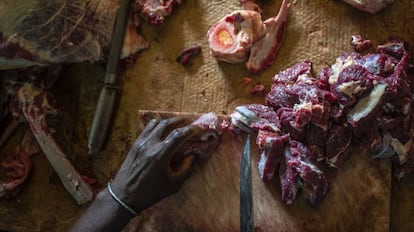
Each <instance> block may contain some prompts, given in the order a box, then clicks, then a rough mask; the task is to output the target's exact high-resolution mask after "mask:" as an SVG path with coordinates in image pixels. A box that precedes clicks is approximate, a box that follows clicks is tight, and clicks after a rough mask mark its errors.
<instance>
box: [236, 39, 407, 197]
mask: <svg viewBox="0 0 414 232" xmlns="http://www.w3.org/2000/svg"><path fill="white" fill-rule="evenodd" d="M407 59H408V54H407V52H406V50H405V48H404V44H403V43H402V42H401V41H398V40H395V39H393V40H390V41H389V42H387V43H385V44H382V45H379V46H378V47H377V50H376V53H372V54H366V55H362V54H359V53H355V52H352V53H345V54H343V55H340V56H339V57H338V58H337V59H336V63H335V64H333V65H331V66H328V67H325V68H323V69H322V70H321V71H320V73H319V75H318V78H315V77H313V75H312V72H311V63H310V62H309V61H304V62H301V63H299V64H296V65H294V66H292V67H290V68H288V69H286V70H284V71H281V72H279V73H278V74H277V75H275V76H274V77H273V85H272V87H271V91H270V92H269V93H268V95H267V96H266V98H265V105H261V104H251V105H243V106H238V107H236V109H235V112H234V113H233V114H232V115H231V116H232V126H234V127H236V128H240V129H242V130H244V131H247V132H250V133H251V132H257V133H258V135H257V140H256V143H257V144H258V147H259V150H260V151H261V152H262V151H263V150H266V148H267V146H268V147H272V146H274V147H275V148H276V150H277V153H275V154H278V155H269V154H270V153H267V155H265V156H263V154H262V156H261V159H260V161H259V170H260V171H261V173H260V175H261V177H262V178H263V180H265V181H269V180H270V179H271V178H273V174H274V171H275V170H277V168H279V178H280V183H281V188H282V201H283V202H284V203H286V204H291V203H292V202H293V200H294V199H295V197H296V195H297V193H298V190H299V189H303V191H304V194H305V195H306V197H307V198H308V199H309V201H310V203H311V204H315V203H317V202H319V201H320V200H321V199H322V198H323V196H324V195H325V194H326V193H327V190H328V182H327V179H326V177H325V175H324V174H323V170H322V169H321V167H320V164H322V163H326V164H328V165H329V166H331V167H340V166H341V165H342V164H343V163H344V162H345V161H346V159H347V157H348V156H349V155H350V153H351V151H352V149H353V147H354V146H356V147H358V148H359V149H361V150H362V151H365V152H367V153H370V154H371V156H372V158H390V159H391V161H392V163H393V172H394V175H395V176H396V177H397V178H402V177H404V176H406V175H407V174H408V173H410V172H412V170H413V169H414V140H413V136H414V127H413V126H412V123H411V122H412V119H413V115H414V113H413V111H412V105H413V99H414V95H413V92H412V89H413V87H412V86H411V85H410V84H411V83H410V82H409V81H408V78H407V75H406V71H405V70H406V69H407ZM269 144H271V145H269ZM282 147H284V151H285V152H284V154H283V155H282V157H280V150H282V149H283V148H282ZM281 160H282V162H280V161H281Z"/></svg>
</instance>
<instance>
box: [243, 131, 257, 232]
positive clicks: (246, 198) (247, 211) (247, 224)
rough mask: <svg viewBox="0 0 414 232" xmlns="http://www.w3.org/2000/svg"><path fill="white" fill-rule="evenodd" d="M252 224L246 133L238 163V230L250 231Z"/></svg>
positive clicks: (249, 163) (250, 180)
mask: <svg viewBox="0 0 414 232" xmlns="http://www.w3.org/2000/svg"><path fill="white" fill-rule="evenodd" d="M253 224H254V222H253V195H252V172H251V160H250V134H247V138H246V141H245V144H244V148H243V153H242V159H241V163H240V231H241V232H252V231H253Z"/></svg>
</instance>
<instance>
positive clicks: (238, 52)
mask: <svg viewBox="0 0 414 232" xmlns="http://www.w3.org/2000/svg"><path fill="white" fill-rule="evenodd" d="M263 32H264V31H263V22H262V17H261V15H260V13H258V12H257V11H251V10H237V11H234V12H232V13H230V14H229V15H226V16H224V17H223V18H222V19H220V20H219V21H218V22H217V23H215V24H214V25H213V26H212V27H211V28H210V29H209V30H208V32H207V40H208V43H209V45H210V53H211V55H212V56H213V57H214V58H216V59H217V60H222V61H226V62H229V63H239V62H244V61H245V60H246V58H247V55H248V52H249V49H250V48H251V46H252V45H253V43H254V42H256V41H257V40H258V39H259V38H261V37H262V36H263Z"/></svg>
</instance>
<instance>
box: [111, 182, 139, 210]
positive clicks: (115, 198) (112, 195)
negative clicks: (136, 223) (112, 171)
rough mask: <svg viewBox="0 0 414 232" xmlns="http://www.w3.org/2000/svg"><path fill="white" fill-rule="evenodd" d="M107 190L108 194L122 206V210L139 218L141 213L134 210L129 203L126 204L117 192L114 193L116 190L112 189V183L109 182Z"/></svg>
mask: <svg viewBox="0 0 414 232" xmlns="http://www.w3.org/2000/svg"><path fill="white" fill-rule="evenodd" d="M106 190H108V192H109V194H110V195H111V197H112V199H113V200H114V201H116V202H117V203H118V204H119V205H120V206H122V208H124V209H125V210H127V211H128V212H129V213H131V214H132V215H133V216H138V214H139V211H136V210H135V209H133V208H132V207H131V206H130V205H129V204H128V203H127V202H125V200H123V199H122V198H120V197H119V195H118V194H117V193H116V192H114V190H113V189H112V186H111V182H108V187H107V189H106Z"/></svg>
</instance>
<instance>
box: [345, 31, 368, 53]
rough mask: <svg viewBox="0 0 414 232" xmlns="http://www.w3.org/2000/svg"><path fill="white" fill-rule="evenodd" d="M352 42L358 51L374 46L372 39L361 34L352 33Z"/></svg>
mask: <svg viewBox="0 0 414 232" xmlns="http://www.w3.org/2000/svg"><path fill="white" fill-rule="evenodd" d="M350 43H351V46H352V47H353V48H354V50H355V51H356V52H358V53H362V52H364V51H366V50H367V49H368V48H370V47H371V46H372V42H371V40H368V39H363V38H362V36H361V35H351V41H350Z"/></svg>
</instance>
